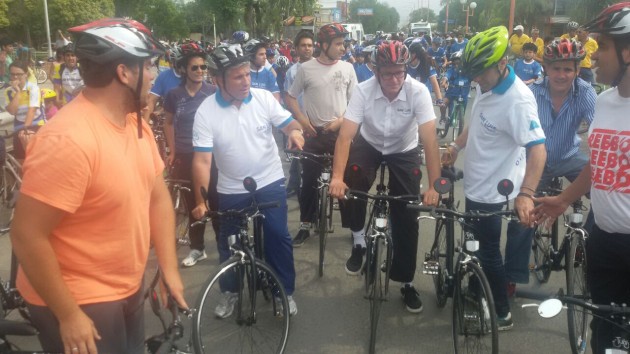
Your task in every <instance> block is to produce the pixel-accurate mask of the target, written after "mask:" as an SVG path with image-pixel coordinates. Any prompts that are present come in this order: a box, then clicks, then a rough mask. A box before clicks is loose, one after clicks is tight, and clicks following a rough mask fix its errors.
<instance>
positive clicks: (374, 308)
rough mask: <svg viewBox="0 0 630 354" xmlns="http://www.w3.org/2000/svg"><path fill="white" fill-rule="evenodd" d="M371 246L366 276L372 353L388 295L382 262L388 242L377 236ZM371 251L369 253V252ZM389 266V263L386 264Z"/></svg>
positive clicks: (374, 349) (370, 349)
mask: <svg viewBox="0 0 630 354" xmlns="http://www.w3.org/2000/svg"><path fill="white" fill-rule="evenodd" d="M370 244H371V247H370V249H368V251H367V252H366V254H369V255H368V256H367V258H368V259H366V277H367V281H368V283H369V284H370V285H369V291H368V294H367V297H368V300H369V302H370V348H369V352H370V354H373V353H375V352H376V335H377V332H378V321H379V318H380V314H381V305H382V303H383V301H384V300H385V297H386V292H385V282H386V279H385V277H386V276H387V275H386V273H387V271H385V272H383V271H382V270H381V264H383V261H384V260H385V253H384V252H386V248H387V244H386V243H385V239H384V238H383V237H377V238H376V240H374V241H373V242H371V243H370ZM368 252H369V253H368ZM386 267H387V265H386Z"/></svg>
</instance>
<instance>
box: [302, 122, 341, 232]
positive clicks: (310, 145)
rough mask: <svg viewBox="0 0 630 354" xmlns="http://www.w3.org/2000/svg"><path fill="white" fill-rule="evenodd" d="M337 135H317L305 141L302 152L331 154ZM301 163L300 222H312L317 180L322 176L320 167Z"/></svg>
mask: <svg viewBox="0 0 630 354" xmlns="http://www.w3.org/2000/svg"><path fill="white" fill-rule="evenodd" d="M337 135H338V134H337V133H329V134H323V133H322V132H319V134H318V135H317V136H316V137H314V138H308V139H306V142H305V143H304V147H303V149H304V151H306V152H310V153H313V154H325V153H329V154H333V153H334V152H335V142H336V141H337ZM301 161H302V189H301V190H300V221H301V222H313V220H315V212H316V211H317V187H318V185H317V179H318V178H319V176H320V175H321V174H322V167H321V166H320V165H319V164H317V163H315V162H313V161H310V160H301Z"/></svg>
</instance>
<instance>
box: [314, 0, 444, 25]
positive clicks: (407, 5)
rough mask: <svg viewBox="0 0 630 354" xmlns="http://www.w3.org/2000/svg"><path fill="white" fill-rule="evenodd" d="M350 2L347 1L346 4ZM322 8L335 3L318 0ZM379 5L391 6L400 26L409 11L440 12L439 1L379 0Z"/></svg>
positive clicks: (332, 5)
mask: <svg viewBox="0 0 630 354" xmlns="http://www.w3.org/2000/svg"><path fill="white" fill-rule="evenodd" d="M350 1H351V0H348V3H349V2H350ZM319 2H320V3H321V4H322V6H323V7H334V6H335V4H336V3H337V1H336V0H319ZM378 2H380V3H387V4H388V5H389V6H393V7H394V8H396V11H398V14H399V15H400V24H401V25H403V24H406V23H407V21H408V15H409V13H410V12H411V11H413V10H415V9H417V8H418V6H420V7H428V8H430V9H433V11H435V13H436V14H438V13H439V12H440V9H441V6H440V0H379V1H378Z"/></svg>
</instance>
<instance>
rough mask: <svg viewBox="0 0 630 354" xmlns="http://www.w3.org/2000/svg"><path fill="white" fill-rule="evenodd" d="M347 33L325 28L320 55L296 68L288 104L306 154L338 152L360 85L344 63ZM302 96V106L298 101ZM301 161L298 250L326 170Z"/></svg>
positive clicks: (307, 232)
mask: <svg viewBox="0 0 630 354" xmlns="http://www.w3.org/2000/svg"><path fill="white" fill-rule="evenodd" d="M347 33H348V32H347V31H346V30H345V28H343V26H342V25H341V24H339V23H330V24H327V25H324V26H322V27H321V28H320V30H319V32H318V34H317V40H318V41H319V45H320V46H321V52H320V54H319V56H318V57H317V59H316V60H309V61H306V62H303V63H301V64H300V65H299V67H297V68H296V70H297V72H296V74H295V79H294V81H293V84H292V85H291V87H287V89H288V91H287V93H288V94H287V95H285V97H284V101H285V104H286V105H287V108H288V109H289V111H291V113H293V117H295V119H296V120H297V121H298V122H300V124H301V125H302V128H303V129H304V134H305V136H306V143H305V144H304V151H308V152H310V153H314V154H324V153H329V154H332V153H333V151H334V149H335V141H336V140H337V134H338V132H339V127H340V126H341V122H342V121H343V113H344V112H345V111H346V107H347V105H348V101H349V100H350V96H351V95H352V90H353V89H354V87H355V85H356V83H357V75H356V73H355V72H354V67H353V66H352V64H350V63H348V62H345V61H342V60H341V57H342V56H343V54H344V53H345V49H344V37H345V35H346V34H347ZM300 96H301V97H302V106H300V104H299V103H298V100H297V99H298V97H300ZM301 162H302V168H303V172H302V188H301V189H300V193H301V194H300V198H299V201H300V230H299V231H298V234H297V235H296V236H295V237H294V239H293V245H294V247H299V246H301V245H302V244H303V243H304V241H305V240H306V239H307V238H309V237H310V227H311V222H313V221H315V212H316V210H317V190H318V188H317V183H318V182H317V179H318V178H319V176H320V175H321V168H322V167H321V165H320V164H318V163H316V162H313V161H309V160H304V161H301Z"/></svg>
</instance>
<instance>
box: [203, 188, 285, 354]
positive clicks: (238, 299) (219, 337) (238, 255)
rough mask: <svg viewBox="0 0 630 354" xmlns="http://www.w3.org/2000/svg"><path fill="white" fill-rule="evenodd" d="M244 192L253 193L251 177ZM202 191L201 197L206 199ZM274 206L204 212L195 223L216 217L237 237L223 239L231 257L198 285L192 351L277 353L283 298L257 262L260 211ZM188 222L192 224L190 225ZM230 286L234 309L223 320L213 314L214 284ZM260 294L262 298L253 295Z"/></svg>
mask: <svg viewBox="0 0 630 354" xmlns="http://www.w3.org/2000/svg"><path fill="white" fill-rule="evenodd" d="M243 185H244V186H245V189H246V190H247V191H249V192H250V193H253V192H254V191H255V190H256V182H255V181H254V180H253V178H251V177H247V178H245V180H244V181H243ZM204 192H205V191H202V194H203V195H206V193H204ZM278 206H279V203H278V202H272V203H261V204H258V203H256V201H255V199H254V201H253V203H252V205H251V206H249V207H246V208H244V209H242V210H225V211H218V212H215V211H208V214H207V216H206V217H205V218H204V219H203V220H202V221H198V222H197V223H201V222H207V221H208V220H209V219H211V218H216V217H220V218H222V222H225V220H226V218H229V219H230V220H234V221H235V222H236V223H237V224H238V227H239V231H238V233H236V234H234V235H230V236H229V242H228V243H229V245H230V251H231V252H232V256H231V257H230V258H229V259H228V260H227V261H225V262H223V263H222V264H221V266H220V269H219V271H218V272H217V273H216V274H215V275H212V276H210V277H209V278H208V279H207V281H206V282H205V284H204V285H203V286H202V287H201V291H200V292H199V296H198V298H197V301H196V306H195V308H196V309H197V310H196V312H195V314H194V316H193V346H194V352H195V353H209V352H221V353H230V352H241V353H283V352H284V350H285V347H286V343H287V338H288V335H289V300H288V298H287V294H286V292H285V290H284V286H283V285H282V283H281V282H280V280H279V278H278V276H277V275H276V273H275V272H274V271H273V270H272V269H271V268H270V267H269V265H267V263H265V262H264V261H263V260H262V255H263V252H262V251H263V250H262V247H263V244H262V237H263V236H262V225H261V224H262V223H261V222H259V221H258V220H259V219H260V218H261V217H263V214H262V213H261V211H262V210H264V209H267V208H274V207H278ZM250 221H253V223H254V225H253V235H250V234H249V233H248V228H249V223H250ZM195 224H196V223H194V224H193V225H195ZM230 283H231V284H234V283H236V284H234V285H235V289H236V290H235V294H234V311H233V312H232V313H231V314H229V315H228V316H225V317H224V318H221V317H218V316H215V310H214V306H215V305H216V304H218V303H219V301H220V298H221V296H222V295H223V294H222V293H221V291H220V288H219V284H221V285H222V286H227V285H229V284H230ZM258 292H261V295H262V296H258V295H259V294H258Z"/></svg>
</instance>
